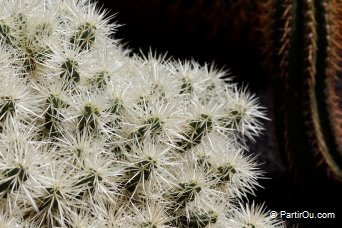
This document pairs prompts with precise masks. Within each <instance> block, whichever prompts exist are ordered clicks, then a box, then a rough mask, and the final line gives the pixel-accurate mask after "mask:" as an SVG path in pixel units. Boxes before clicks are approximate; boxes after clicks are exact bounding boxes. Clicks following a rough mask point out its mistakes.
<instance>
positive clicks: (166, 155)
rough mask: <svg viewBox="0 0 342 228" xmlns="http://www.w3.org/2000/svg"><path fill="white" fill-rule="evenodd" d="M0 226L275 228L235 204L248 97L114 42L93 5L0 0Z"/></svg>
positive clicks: (246, 190)
mask: <svg viewBox="0 0 342 228" xmlns="http://www.w3.org/2000/svg"><path fill="white" fill-rule="evenodd" d="M0 3H1V6H2V11H1V13H0V43H1V49H0V60H1V61H0V79H1V80H0V126H1V129H0V204H1V205H0V209H1V210H0V224H1V225H0V226H1V227H245V226H249V227H259V226H260V227H283V223H282V222H281V221H280V220H278V219H271V218H270V217H269V214H268V212H267V211H265V209H264V207H263V206H257V205H255V204H254V203H253V204H251V205H248V204H247V205H246V206H244V205H245V202H244V201H245V200H246V198H247V197H248V196H249V195H250V194H255V190H256V188H257V187H258V186H259V184H258V179H259V178H261V177H262V176H263V172H262V171H261V170H260V169H259V168H258V162H257V160H256V158H255V157H253V156H252V155H247V154H246V152H245V151H244V149H245V148H246V145H245V141H246V140H247V139H248V138H249V139H254V138H256V137H257V136H258V135H259V134H260V133H261V131H262V126H261V123H260V122H259V121H260V119H263V118H266V117H265V112H264V110H263V108H262V107H260V106H259V104H258V101H257V99H256V98H255V97H254V96H253V95H251V94H249V93H248V92H247V90H246V89H237V88H236V85H235V84H232V83H231V82H230V81H229V80H224V79H222V77H224V76H225V75H226V73H225V72H222V71H218V70H216V69H215V68H214V67H213V66H208V65H204V66H200V65H199V64H197V63H196V62H193V61H191V62H189V61H176V60H173V59H166V58H165V57H157V56H155V55H153V54H149V55H148V56H143V57H142V56H138V55H135V54H133V53H130V52H128V51H126V50H125V49H124V48H123V47H122V46H121V45H120V44H119V42H118V41H117V40H115V39H114V38H113V37H112V35H113V33H114V31H115V29H116V25H115V24H110V23H109V20H110V19H111V17H107V16H106V15H107V13H106V12H101V11H100V10H99V9H98V8H97V7H96V4H95V3H92V2H90V1H88V0H80V1H76V0H75V1H63V0H47V1H31V0H18V1H12V0H0Z"/></svg>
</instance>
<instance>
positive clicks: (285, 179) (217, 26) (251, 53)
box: [98, 0, 342, 227]
mask: <svg viewBox="0 0 342 228" xmlns="http://www.w3.org/2000/svg"><path fill="white" fill-rule="evenodd" d="M98 2H99V5H100V6H101V5H103V6H104V8H106V9H109V10H110V14H114V13H117V14H116V16H115V18H114V20H113V21H115V22H116V23H117V24H120V25H122V26H121V27H119V28H118V31H117V32H116V34H115V38H117V39H122V41H121V42H122V43H125V44H126V45H127V47H128V48H130V49H131V50H133V52H135V53H138V52H139V51H140V50H142V52H143V53H148V52H149V50H153V51H156V52H157V53H160V54H164V53H168V56H170V57H174V58H177V59H183V60H184V59H195V60H196V61H198V62H200V63H204V62H208V63H211V62H215V64H216V65H217V66H218V67H219V68H223V69H226V70H229V71H230V72H231V73H230V76H232V77H234V80H235V81H236V82H238V83H240V85H242V84H243V85H248V87H249V88H250V91H251V92H253V93H255V94H257V96H258V97H260V103H261V105H262V106H264V107H267V110H268V113H267V114H268V117H269V118H270V119H271V121H265V123H264V124H265V128H266V130H265V132H264V135H263V136H261V137H260V138H258V139H257V142H256V143H251V144H250V148H251V149H250V152H251V153H258V154H259V160H260V162H263V164H262V167H261V168H262V169H264V170H266V172H267V174H266V177H268V178H269V179H263V180H260V183H261V185H262V186H263V187H264V188H263V189H259V190H258V191H257V192H256V197H251V199H253V200H256V201H257V202H265V204H266V205H267V206H268V209H271V210H275V211H280V210H285V211H287V212H296V211H299V212H301V211H303V210H307V211H310V212H335V214H336V217H337V219H326V220H310V219H297V220H296V219H292V220H287V221H288V223H289V224H290V225H295V224H297V225H299V227H342V226H338V224H337V223H338V221H339V219H338V218H339V217H340V216H341V213H339V211H340V209H341V203H342V202H341V195H342V191H341V184H339V183H338V182H336V181H334V180H331V179H328V178H327V179H324V178H323V180H322V178H317V179H316V178H315V177H308V178H306V179H302V180H297V179H296V178H294V177H293V176H292V175H291V174H290V172H289V171H288V169H287V165H286V164H285V162H284V159H283V156H284V155H282V154H281V152H280V151H281V148H279V142H278V140H277V137H276V134H275V131H276V129H275V128H276V125H275V123H274V122H275V120H274V119H275V118H274V107H275V105H276V104H274V99H273V98H274V96H276V95H277V93H276V91H273V87H272V83H271V82H270V81H271V80H270V76H269V72H268V70H267V66H268V65H269V63H264V62H263V56H262V52H263V50H262V39H261V35H260V33H259V32H258V30H257V29H255V26H256V24H255V21H254V20H253V18H251V17H253V14H246V13H244V12H245V11H246V9H245V8H243V7H246V6H245V5H238V4H237V3H236V2H237V1H233V0H231V1H228V0H227V1H215V0H213V1H203V0H202V1H201V0H198V1H195V0H184V1H180V0H178V1H177V0H164V1H163V0H135V1H134V0H125V1H110V0H107V1H106V0H99V1H98ZM196 5H199V6H198V7H196ZM242 9H243V10H242ZM251 11H253V9H251Z"/></svg>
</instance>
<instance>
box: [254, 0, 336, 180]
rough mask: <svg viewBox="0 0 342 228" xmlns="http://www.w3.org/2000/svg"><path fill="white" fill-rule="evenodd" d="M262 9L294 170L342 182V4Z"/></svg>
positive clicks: (281, 126) (283, 135)
mask: <svg viewBox="0 0 342 228" xmlns="http://www.w3.org/2000/svg"><path fill="white" fill-rule="evenodd" d="M259 9H260V14H259V19H260V24H259V27H260V28H262V30H261V34H263V44H264V45H263V48H264V53H265V57H266V58H265V59H266V60H265V63H266V64H270V63H271V64H272V66H271V67H269V68H268V69H269V70H270V72H271V75H272V80H273V82H274V86H275V91H276V94H277V96H275V97H276V100H275V103H276V104H277V108H276V121H277V124H278V126H277V127H278V136H279V139H280V140H279V142H280V144H281V147H282V148H283V151H284V152H285V155H286V160H287V161H288V164H289V167H290V170H292V171H293V173H294V174H295V176H297V177H298V176H301V177H300V178H301V179H305V178H307V177H309V176H315V175H317V173H319V174H320V175H324V173H326V176H329V177H332V178H334V179H339V180H341V178H342V147H341V146H342V141H341V139H342V135H341V134H342V128H341V127H342V106H341V104H342V90H341V86H342V77H341V74H342V67H341V58H342V57H341V50H342V46H341V44H342V27H341V23H342V17H341V16H342V2H341V1H339V0H331V1H330V0H328V1H314V0H312V1H311V0H306V1H292V0H286V1H274V0H267V1H260V6H259ZM268 66H270V65H268ZM304 167H305V168H304ZM320 167H321V168H324V169H325V170H326V171H327V172H325V171H324V170H323V169H321V168H320ZM318 170H319V171H318Z"/></svg>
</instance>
